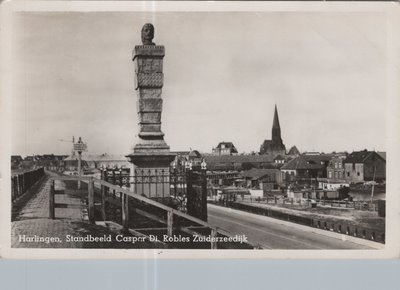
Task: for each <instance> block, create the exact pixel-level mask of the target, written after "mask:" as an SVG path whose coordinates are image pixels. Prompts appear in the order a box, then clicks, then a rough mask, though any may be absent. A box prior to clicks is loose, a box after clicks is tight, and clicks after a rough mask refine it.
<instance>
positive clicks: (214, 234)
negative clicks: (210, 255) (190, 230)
mask: <svg viewBox="0 0 400 290" xmlns="http://www.w3.org/2000/svg"><path fill="white" fill-rule="evenodd" d="M217 236H218V231H217V228H212V229H211V250H216V249H217V239H216V238H217Z"/></svg>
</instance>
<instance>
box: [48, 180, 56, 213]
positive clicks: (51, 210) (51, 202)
mask: <svg viewBox="0 0 400 290" xmlns="http://www.w3.org/2000/svg"><path fill="white" fill-rule="evenodd" d="M49 218H51V219H52V220H53V219H54V218H55V215H54V179H52V180H51V181H50V192H49Z"/></svg>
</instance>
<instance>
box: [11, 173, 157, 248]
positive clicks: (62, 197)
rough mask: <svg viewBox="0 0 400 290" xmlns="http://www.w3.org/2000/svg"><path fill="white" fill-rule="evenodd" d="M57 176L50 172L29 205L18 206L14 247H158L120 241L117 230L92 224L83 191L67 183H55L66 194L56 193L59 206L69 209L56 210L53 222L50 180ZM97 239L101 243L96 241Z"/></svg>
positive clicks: (150, 244)
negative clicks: (72, 188)
mask: <svg viewBox="0 0 400 290" xmlns="http://www.w3.org/2000/svg"><path fill="white" fill-rule="evenodd" d="M51 176H56V174H55V173H51V172H46V176H45V178H44V179H43V181H42V184H39V185H37V186H36V187H35V189H36V192H33V193H32V194H31V195H30V199H29V200H28V201H27V202H26V203H25V204H16V205H14V208H13V210H14V218H13V222H12V223H11V246H12V247H14V248H124V249H127V248H157V246H156V245H154V244H152V243H148V242H142V243H135V244H134V243H130V242H116V235H118V234H120V233H119V232H116V231H111V230H110V229H108V228H106V227H103V226H98V225H95V224H90V223H89V222H88V221H87V218H86V216H87V214H86V211H87V210H86V205H85V202H84V200H85V197H86V194H87V193H86V192H85V191H83V190H81V191H78V190H71V189H68V190H65V183H64V182H62V181H56V182H55V189H56V190H65V194H56V195H55V202H56V203H66V204H68V208H56V209H55V217H56V218H55V219H54V220H51V219H49V193H50V177H51ZM94 238H98V239H100V241H92V240H93V239H94Z"/></svg>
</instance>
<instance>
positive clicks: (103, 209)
mask: <svg viewBox="0 0 400 290" xmlns="http://www.w3.org/2000/svg"><path fill="white" fill-rule="evenodd" d="M105 174H106V172H105V170H103V169H102V170H101V180H105ZM101 217H102V218H103V221H105V220H107V215H106V188H105V186H104V185H103V184H101Z"/></svg>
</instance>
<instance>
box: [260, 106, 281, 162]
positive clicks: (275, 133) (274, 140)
mask: <svg viewBox="0 0 400 290" xmlns="http://www.w3.org/2000/svg"><path fill="white" fill-rule="evenodd" d="M260 154H271V155H273V156H278V155H281V156H283V155H285V154H286V147H285V144H283V141H282V137H281V126H280V124H279V117H278V108H277V107H276V105H275V111H274V119H273V122H272V135H271V140H264V142H263V143H262V144H261V148H260Z"/></svg>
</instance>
